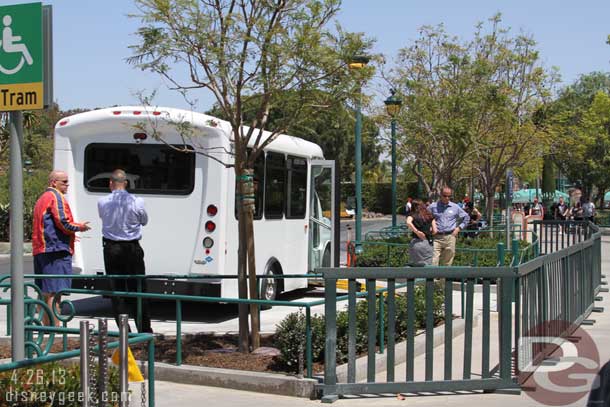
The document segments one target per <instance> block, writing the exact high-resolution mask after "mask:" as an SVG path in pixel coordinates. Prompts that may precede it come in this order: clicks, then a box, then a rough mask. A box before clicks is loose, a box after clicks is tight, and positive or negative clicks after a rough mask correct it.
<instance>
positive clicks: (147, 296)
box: [0, 274, 387, 378]
mask: <svg viewBox="0 0 610 407" xmlns="http://www.w3.org/2000/svg"><path fill="white" fill-rule="evenodd" d="M36 277H38V276H36V275H31V274H30V275H25V276H24V278H26V279H33V278H36ZM66 277H68V278H71V279H84V280H91V279H99V280H113V279H120V280H125V279H136V280H138V285H137V286H138V290H139V291H138V292H128V291H109V290H95V289H74V288H70V289H64V290H62V291H60V292H58V293H57V296H58V297H59V296H61V295H66V294H88V295H102V296H108V297H122V298H135V299H136V300H137V302H138V304H139V306H138V308H137V316H136V318H137V319H139V318H141V312H142V301H143V300H166V301H174V302H175V307H176V308H175V309H176V365H178V366H180V365H182V356H183V355H182V321H183V314H182V306H183V303H184V302H202V303H216V304H219V303H225V304H247V305H250V304H256V305H258V306H259V312H260V307H266V306H267V307H272V306H275V307H278V306H280V307H289V308H298V309H299V310H300V309H304V310H305V353H306V354H305V359H306V376H307V377H308V378H311V377H313V350H312V328H311V317H312V308H313V307H316V306H320V305H324V300H317V301H312V302H304V301H281V300H251V299H237V298H223V297H207V296H193V295H177V294H160V293H159V294H157V293H146V292H141V291H142V288H143V286H144V285H145V283H144V281H145V280H147V279H163V278H164V279H168V280H176V279H178V280H180V279H196V280H202V279H215V280H218V279H235V278H237V276H218V275H208V276H203V275H198V276H191V275H182V276H171V277H168V276H167V275H149V276H130V277H128V278H126V277H125V276H124V275H83V274H81V275H72V276H66V275H45V278H66ZM319 277H322V275H321V274H305V275H276V276H273V278H275V279H287V278H319ZM263 278H270V276H268V275H260V276H257V279H259V280H260V279H263ZM7 279H10V276H9V275H7V276H2V277H0V288H3V289H4V290H7V289H9V288H10V284H9V283H7V282H6V280H7ZM26 286H27V287H29V288H32V289H33V290H35V291H36V292H38V293H39V289H38V287H37V286H36V285H34V284H32V283H26ZM386 291H387V288H384V287H380V288H375V290H374V294H375V295H376V296H378V297H381V296H382V295H383V293H385V292H386ZM367 294H368V293H367V292H362V293H359V294H358V295H357V297H358V298H361V297H366V296H367ZM348 299H349V297H348V296H347V295H345V296H341V297H339V298H337V300H336V301H337V302H341V301H348ZM27 301H28V303H36V304H39V305H41V309H42V311H41V312H46V313H47V315H52V316H53V318H57V319H58V320H59V321H60V322H61V323H62V324H63V325H64V328H66V326H67V323H68V322H69V321H70V320H72V319H73V318H74V316H75V308H74V306H73V304H72V303H71V301H68V300H63V301H62V302H61V304H62V305H65V306H68V307H69V313H68V314H67V315H57V314H55V312H54V310H50V309H49V308H48V307H47V306H46V304H45V303H43V302H42V301H39V300H35V299H32V298H28V300H27ZM1 305H6V306H7V315H8V316H10V301H9V300H5V301H4V302H2V301H0V306H1ZM379 306H380V307H381V308H382V309H383V301H381V302H380V305H379ZM34 309H35V307H32V308H31V309H30V310H31V311H32V313H33V310H34ZM29 318H34V317H33V315H30V316H29ZM41 319H42V317H41V316H40V317H39V318H38V324H39V325H41V322H40V320H41ZM259 320H260V318H259ZM66 329H67V328H66ZM7 332H8V333H9V334H10V318H7ZM67 334H68V331H66V332H65V333H64V334H63V347H64V352H67V348H68V340H67ZM379 335H380V342H382V343H383V342H384V340H383V335H384V331H383V329H382V330H380V331H379ZM51 343H52V342H51ZM383 351H384V349H383V347H381V348H380V352H382V353H383ZM47 352H48V350H47ZM43 354H44V352H43Z"/></svg>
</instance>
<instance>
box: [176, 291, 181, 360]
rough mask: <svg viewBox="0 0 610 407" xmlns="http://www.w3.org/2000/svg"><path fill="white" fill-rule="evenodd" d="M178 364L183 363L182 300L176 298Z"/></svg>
mask: <svg viewBox="0 0 610 407" xmlns="http://www.w3.org/2000/svg"><path fill="white" fill-rule="evenodd" d="M176 365H177V366H180V365H182V301H180V300H176Z"/></svg>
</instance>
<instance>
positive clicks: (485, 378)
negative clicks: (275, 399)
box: [320, 267, 515, 398]
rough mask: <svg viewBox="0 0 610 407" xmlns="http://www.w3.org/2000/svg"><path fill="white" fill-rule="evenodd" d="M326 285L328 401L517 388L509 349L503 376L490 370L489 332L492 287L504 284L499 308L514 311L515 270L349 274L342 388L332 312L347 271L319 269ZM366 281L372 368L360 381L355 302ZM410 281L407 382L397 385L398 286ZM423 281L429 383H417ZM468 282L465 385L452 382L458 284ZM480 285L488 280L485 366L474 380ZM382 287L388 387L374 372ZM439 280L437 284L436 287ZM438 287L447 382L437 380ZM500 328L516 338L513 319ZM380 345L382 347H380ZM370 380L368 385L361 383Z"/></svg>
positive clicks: (325, 389) (382, 270)
mask: <svg viewBox="0 0 610 407" xmlns="http://www.w3.org/2000/svg"><path fill="white" fill-rule="evenodd" d="M320 271H321V272H322V273H323V275H324V280H325V286H326V290H325V300H326V305H325V306H326V312H325V315H326V349H325V370H324V384H323V385H321V389H322V391H323V394H324V396H325V397H327V398H330V397H334V396H341V395H347V394H376V393H400V392H409V393H410V392H420V391H431V390H433V389H434V390H437V391H456V390H477V389H480V390H492V389H499V388H513V387H515V383H514V382H513V380H512V376H511V370H510V364H511V353H510V348H506V349H502V353H501V355H500V375H499V377H492V374H491V367H490V365H489V354H490V345H489V339H490V337H491V331H490V323H489V321H490V283H491V282H497V281H501V282H502V284H501V285H500V287H502V288H500V302H501V303H502V306H503V307H505V309H509V308H510V304H511V301H512V293H511V290H509V289H508V288H510V287H511V286H512V284H513V281H514V279H515V274H514V272H513V269H512V268H510V267H494V268H476V267H411V268H398V267H396V268H392V267H379V268H355V269H352V270H350V279H349V283H348V287H349V292H348V296H349V297H352V298H350V300H349V301H348V313H349V322H348V344H349V348H348V366H347V381H346V382H345V383H338V382H337V375H336V359H335V355H336V351H337V336H336V335H337V331H336V318H335V315H334V314H333V313H332V312H331V310H333V309H334V308H335V307H336V302H335V301H336V298H337V293H336V290H334V289H333V287H334V283H335V282H336V280H337V279H340V278H344V277H345V269H339V268H327V269H320ZM357 279H364V280H366V284H367V287H369V297H368V298H369V309H368V331H367V332H368V336H367V345H368V353H367V355H368V356H367V367H366V375H364V373H363V375H361V376H357V373H358V372H357V371H356V353H355V341H356V326H355V320H356V319H355V318H356V311H355V297H356V288H355V287H356V280H357ZM398 279H405V280H406V285H407V292H406V296H407V343H406V348H407V351H406V355H407V356H406V365H405V369H406V382H405V381H402V382H395V344H396V333H395V327H396V301H395V300H396V280H398ZM416 279H423V280H424V281H425V303H426V307H425V313H426V315H425V320H426V327H425V333H424V338H425V369H424V375H425V379H424V380H421V381H415V281H416ZM461 279H464V280H465V281H466V286H467V288H466V312H465V315H464V320H465V346H464V349H463V352H462V350H460V351H459V353H458V354H460V352H461V354H462V355H463V375H462V378H461V379H454V378H453V373H452V370H453V366H452V363H453V351H454V350H453V347H452V340H451V338H452V337H453V333H452V332H453V317H452V311H453V295H452V292H453V283H454V282H457V281H460V280H461ZM478 279H483V296H484V298H486V300H485V299H484V301H483V333H482V337H483V338H484V344H483V355H484V357H483V365H482V378H481V379H473V378H472V376H473V370H472V365H471V363H470V361H471V359H472V327H473V315H474V306H473V304H474V302H473V295H474V284H475V281H476V280H478ZM380 280H381V281H383V282H385V283H386V284H387V286H388V287H387V299H386V301H387V302H388V304H387V307H388V324H387V326H386V327H385V330H386V335H387V350H386V353H387V356H386V357H387V364H386V381H385V382H377V381H376V379H375V377H376V375H377V373H378V372H376V368H375V362H376V357H375V351H374V350H375V348H376V345H377V344H378V343H377V342H376V334H375V333H376V332H377V324H378V322H377V321H381V320H382V317H381V316H379V317H378V316H377V315H376V310H375V307H374V305H371V304H374V293H372V288H373V287H375V285H376V284H377V282H378V281H380ZM435 280H436V281H435ZM435 286H436V287H437V289H440V290H442V292H443V294H444V304H443V307H444V310H445V316H447V317H445V318H444V335H445V339H446V340H445V344H444V355H445V356H444V357H445V360H444V362H445V365H444V370H443V375H444V379H443V380H436V381H435V380H433V376H434V369H433V368H434V354H433V348H434V333H433V330H434V315H433V306H432V304H433V301H434V299H433V298H434V295H435ZM500 319H501V327H500V331H499V336H502V335H505V336H506V335H508V336H509V337H510V335H511V324H510V315H509V314H506V313H505V314H503V315H501V316H500ZM379 344H380V343H379ZM363 380H366V383H361V381H363Z"/></svg>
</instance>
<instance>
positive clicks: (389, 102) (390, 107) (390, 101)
mask: <svg viewBox="0 0 610 407" xmlns="http://www.w3.org/2000/svg"><path fill="white" fill-rule="evenodd" d="M390 92H391V93H392V95H391V96H390V97H389V98H387V99H386V100H385V101H384V102H383V103H385V109H386V112H387V113H388V115H389V116H390V117H391V118H392V122H391V123H392V227H396V115H397V114H398V112H399V111H400V107H401V106H402V100H400V99H399V98H398V97H396V95H395V94H396V91H395V90H394V89H391V90H390Z"/></svg>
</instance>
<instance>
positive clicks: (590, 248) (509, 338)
mask: <svg viewBox="0 0 610 407" xmlns="http://www.w3.org/2000/svg"><path fill="white" fill-rule="evenodd" d="M535 227H536V228H537V230H538V231H539V233H540V235H539V239H540V240H539V242H538V248H539V251H540V253H543V255H540V256H538V257H534V256H532V257H531V259H530V260H529V261H527V262H525V263H520V262H514V264H513V265H512V266H510V267H411V268H405V267H395V268H352V269H349V270H346V269H339V268H326V269H319V270H318V272H321V273H322V274H323V276H324V282H325V287H326V290H325V300H326V303H325V304H326V335H327V336H326V344H325V346H326V347H325V370H324V383H323V384H321V385H320V390H321V391H322V394H323V401H333V400H335V399H336V398H338V397H340V396H344V395H351V394H380V393H416V392H441V391H461V390H464V391H467V390H497V389H508V388H516V387H518V386H519V383H518V382H517V380H516V374H517V373H518V369H517V370H513V366H518V365H519V363H520V366H531V365H533V364H536V363H537V362H539V361H540V360H541V359H542V358H544V357H545V355H548V353H549V351H552V349H549V348H548V347H542V346H538V347H536V346H533V344H531V343H528V342H527V337H528V335H530V333H531V332H532V330H535V329H538V328H536V327H542V328H541V329H542V331H541V332H542V333H544V334H548V335H549V336H550V335H557V336H565V335H568V334H569V333H570V332H571V331H573V329H574V327H575V326H577V325H578V324H579V323H581V322H582V321H583V320H584V319H585V318H586V317H587V315H588V313H589V312H591V310H592V309H593V303H594V299H595V294H596V293H597V292H598V290H599V287H600V284H601V239H600V232H599V230H598V228H597V227H596V226H594V225H592V224H589V223H587V222H574V221H567V222H556V221H548V222H547V221H539V222H537V223H536V225H535ZM557 230H559V231H560V233H557ZM562 235H563V236H562ZM551 248H553V249H552V250H556V251H555V252H549V251H550V250H551ZM547 249H548V250H547ZM536 254H538V253H536ZM346 275H348V276H349V283H348V288H349V292H348V313H349V323H348V333H347V342H348V366H347V372H348V374H347V377H346V379H345V380H343V381H341V382H340V381H339V380H338V375H337V364H336V359H335V355H336V350H337V340H338V339H339V338H337V328H336V320H335V318H334V312H332V311H333V310H334V309H335V306H336V298H337V293H336V290H335V289H334V288H333V287H335V283H336V281H337V280H338V279H340V278H345V276H346ZM358 279H362V280H365V281H366V286H367V288H368V289H369V294H368V298H369V308H368V324H369V325H368V332H367V349H368V351H367V354H366V364H361V363H357V356H358V355H356V337H357V335H356V334H357V333H356V314H355V312H356V311H355V309H356V296H355V294H356V280H358ZM415 279H425V281H426V283H425V287H426V288H425V290H426V293H425V303H426V307H425V310H426V311H425V312H426V324H425V328H424V331H423V335H424V338H425V339H424V343H425V351H424V355H425V356H424V359H425V360H424V362H423V369H422V372H421V375H420V376H419V377H418V374H417V373H418V371H416V370H415V365H416V353H415V345H414V343H415V337H416V335H415V334H416V330H415V325H414V321H415V318H414V312H415V307H414V301H415V296H414V282H415ZM403 280H404V281H406V283H407V289H406V291H404V292H402V291H399V290H397V289H396V284H397V281H403ZM461 280H463V281H465V285H466V290H465V291H466V294H465V299H464V306H465V311H464V312H463V315H462V319H463V321H459V320H455V319H454V315H453V313H454V304H453V303H454V295H453V283H454V282H458V281H461ZM379 282H382V284H387V287H388V295H387V298H386V301H387V305H386V307H387V310H388V311H387V312H388V317H387V321H388V322H387V324H386V337H387V351H386V352H387V360H386V363H385V366H383V367H380V366H379V364H378V363H377V362H376V358H377V355H376V348H377V346H379V345H380V344H379V343H378V342H376V335H375V332H376V330H377V324H378V321H380V320H382V319H383V316H381V315H377V314H376V309H375V306H374V304H375V301H374V298H375V293H374V290H372V288H373V287H375V286H376V285H377V284H379ZM475 286H476V287H477V289H478V290H480V292H481V295H480V298H479V301H480V304H479V306H480V309H482V312H480V314H479V313H477V315H476V316H475V305H474V291H475ZM494 288H495V290H494ZM494 291H495V295H493V294H494ZM399 295H404V296H406V304H407V305H406V307H407V340H406V343H405V344H404V346H405V347H406V356H405V363H404V372H403V371H402V370H401V371H399V370H397V369H396V366H397V362H396V358H395V354H396V352H398V351H402V350H403V349H401V347H402V346H403V344H401V345H400V347H399V346H397V345H396V340H395V339H396V334H395V330H396V326H397V320H396V313H397V310H396V303H397V302H396V299H397V296H399ZM435 295H441V296H442V298H443V307H444V315H442V316H441V317H440V320H441V322H443V323H444V326H443V327H440V328H438V329H441V330H442V331H443V332H444V343H443V345H442V346H438V347H435V338H434V337H435V334H434V327H435V316H434V315H433V313H432V312H433V311H432V310H433V307H432V304H433V301H434V296H435ZM370 304H373V305H370ZM494 307H497V308H496V309H497V310H498V313H497V314H496V315H497V325H496V324H495V323H493V318H492V313H491V310H492V309H493V308H494ZM477 308H478V307H477ZM475 317H476V318H477V319H480V320H481V326H480V327H479V328H477V331H475V330H474V322H473V321H474V319H475ZM494 317H495V315H494ZM437 319H439V318H437ZM553 320H561V321H566V323H564V324H563V325H562V326H563V327H564V328H565V329H557V328H545V327H546V326H547V325H548V324H547V323H548V322H550V321H553ZM456 321H457V322H456ZM436 322H438V321H436ZM457 323H460V324H463V338H461V339H460V341H461V342H460V344H461V345H460V346H461V347H460V348H459V349H454V342H455V339H454V337H453V333H454V324H457ZM556 325H557V324H555V325H553V324H551V325H548V326H551V327H555V326H556ZM559 325H561V324H559ZM475 335H476V337H475ZM473 338H476V342H477V345H476V346H477V348H476V349H475V348H473ZM524 338H525V342H523V341H522V339H524ZM343 339H345V338H343ZM519 345H521V347H522V348H523V347H525V348H527V347H528V346H529V347H530V348H529V351H527V352H521V356H519V355H518V352H517V349H518V347H519ZM437 353H438V354H439V355H442V356H435V355H436V354H437ZM473 355H476V358H473ZM435 357H442V360H443V362H442V363H437V364H435V363H434V360H435ZM519 357H521V358H522V359H523V360H521V361H520V360H519ZM475 361H476V363H480V364H478V365H477V366H475V365H474V364H473V363H474V362H475ZM418 363H421V362H418ZM400 366H401V367H402V364H400ZM435 366H437V369H436V370H435ZM439 366H442V368H439ZM357 368H360V369H365V370H366V377H364V375H358V372H357ZM359 377H361V378H362V379H359Z"/></svg>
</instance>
